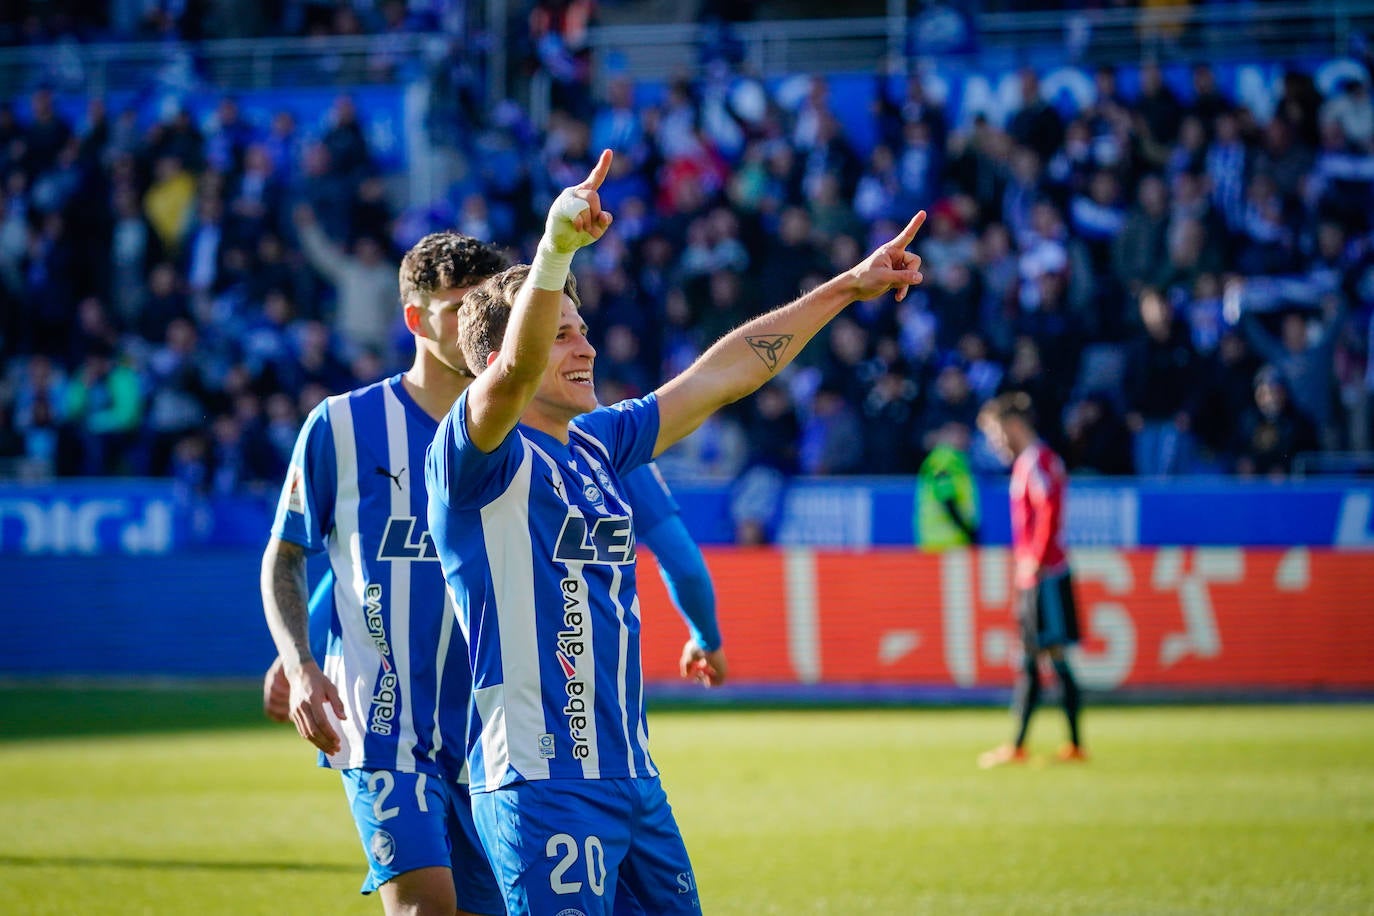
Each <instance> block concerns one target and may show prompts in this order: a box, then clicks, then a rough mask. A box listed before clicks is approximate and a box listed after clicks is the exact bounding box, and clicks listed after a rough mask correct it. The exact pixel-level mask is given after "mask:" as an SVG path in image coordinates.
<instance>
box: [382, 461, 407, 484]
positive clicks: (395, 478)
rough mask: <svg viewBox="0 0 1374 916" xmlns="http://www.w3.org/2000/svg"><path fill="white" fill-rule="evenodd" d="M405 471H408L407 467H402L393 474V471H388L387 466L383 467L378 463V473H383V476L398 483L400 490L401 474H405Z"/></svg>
mask: <svg viewBox="0 0 1374 916" xmlns="http://www.w3.org/2000/svg"><path fill="white" fill-rule="evenodd" d="M405 472H406V469H405V468H401V469H400V470H399V471H397V472H396V473H395V474H393V473H391V472H390V471H388V470H387V469H386V468H384V467H382V466H381V465H380V464H379V465H377V473H378V474H380V475H382V476H383V477H387V478H390V480H391V482H392V483H394V484H395V485H396V489H398V490H399V489H401V475H402V474H404V473H405Z"/></svg>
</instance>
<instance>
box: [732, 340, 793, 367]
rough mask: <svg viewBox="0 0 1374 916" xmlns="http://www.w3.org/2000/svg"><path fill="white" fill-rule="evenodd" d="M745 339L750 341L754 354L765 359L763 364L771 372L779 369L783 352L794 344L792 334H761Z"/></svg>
mask: <svg viewBox="0 0 1374 916" xmlns="http://www.w3.org/2000/svg"><path fill="white" fill-rule="evenodd" d="M744 339H745V340H747V341H748V342H749V346H750V347H751V348H752V349H753V351H754V355H755V356H757V357H758V358H759V359H761V360H763V364H764V365H765V366H767V367H768V371H769V372H776V371H777V370H778V364H779V363H780V362H781V361H782V357H783V354H785V353H786V352H787V348H788V347H790V346H791V345H792V335H791V334H760V335H758V336H756V337H745V338H744Z"/></svg>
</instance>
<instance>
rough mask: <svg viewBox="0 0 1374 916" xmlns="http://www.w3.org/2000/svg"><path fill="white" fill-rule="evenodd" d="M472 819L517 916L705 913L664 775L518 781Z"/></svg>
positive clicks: (486, 795) (478, 801) (475, 807)
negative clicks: (627, 898)
mask: <svg viewBox="0 0 1374 916" xmlns="http://www.w3.org/2000/svg"><path fill="white" fill-rule="evenodd" d="M472 813H473V816H474V818H475V819H476V821H477V832H478V833H479V834H480V835H481V837H482V845H483V846H484V847H486V850H487V855H488V856H489V857H490V859H491V863H492V866H493V868H494V869H495V870H496V879H497V881H498V882H499V884H500V886H501V892H502V894H503V895H504V897H505V900H506V910H507V912H508V913H509V914H510V916H610V914H612V913H616V914H622V916H623V914H625V913H627V912H648V913H655V914H659V913H700V912H701V903H700V901H699V900H698V898H697V886H696V875H694V874H693V873H692V863H691V860H690V859H688V857H687V847H686V846H684V845H683V842H682V834H681V833H680V832H679V831H678V827H677V821H676V820H674V819H673V811H672V809H671V808H670V807H669V806H668V796H667V795H665V794H664V792H663V786H662V784H661V783H660V782H659V780H658V778H657V777H653V778H649V779H546V780H539V781H537V782H522V783H516V784H514V785H510V786H506V787H505V788H501V789H496V790H495V791H492V792H478V793H476V794H475V795H473V796H472ZM626 890H628V891H629V893H630V894H632V895H633V897H634V898H635V901H636V902H635V903H634V904H632V905H628V906H627V904H630V901H628V900H626V899H624V898H625V897H626V896H627V895H626V894H625V891H626ZM618 897H619V898H620V899H619V901H617V898H618Z"/></svg>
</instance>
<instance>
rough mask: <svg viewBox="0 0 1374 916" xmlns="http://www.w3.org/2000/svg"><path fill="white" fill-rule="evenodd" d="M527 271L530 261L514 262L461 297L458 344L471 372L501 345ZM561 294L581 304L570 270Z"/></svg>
mask: <svg viewBox="0 0 1374 916" xmlns="http://www.w3.org/2000/svg"><path fill="white" fill-rule="evenodd" d="M529 275H530V265H528V264H516V265H515V266H514V267H508V268H506V269H505V270H503V271H502V272H501V273H499V274H497V275H496V276H494V277H491V278H489V279H488V280H486V282H484V283H483V284H482V285H481V286H479V287H477V288H476V289H474V290H473V291H472V292H470V293H468V294H467V295H466V296H464V297H463V308H462V310H461V311H460V312H459V313H458V345H459V346H460V347H462V349H463V359H464V360H466V361H467V364H468V365H469V366H472V367H474V368H473V371H474V372H480V371H482V369H483V368H485V367H486V365H487V360H488V359H489V358H490V357H491V354H492V353H494V352H496V351H497V350H499V349H501V342H502V341H503V340H505V338H506V325H507V324H508V323H509V322H510V311H511V308H512V307H513V306H514V305H515V296H516V294H517V293H519V292H520V287H521V286H523V285H524V283H525V278H526V277H528V276H529ZM563 294H564V295H565V296H567V297H568V298H569V299H571V300H572V301H573V305H575V306H578V307H581V305H582V300H581V299H579V298H578V296H577V280H576V279H575V278H574V277H573V275H572V274H571V273H569V274H568V280H567V282H566V283H564V284H563Z"/></svg>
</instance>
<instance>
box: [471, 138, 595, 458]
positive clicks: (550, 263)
mask: <svg viewBox="0 0 1374 916" xmlns="http://www.w3.org/2000/svg"><path fill="white" fill-rule="evenodd" d="M610 170H611V151H610V150H604V151H603V152H602V153H601V158H600V159H599V160H597V163H596V167H595V168H593V169H592V173H591V174H590V175H588V176H587V180H586V181H584V182H582V183H581V184H580V185H578V186H577V187H574V188H567V189H565V190H564V191H563V193H562V194H560V195H558V199H557V200H555V201H554V202H553V206H552V207H551V208H550V209H549V216H548V220H547V221H546V222H545V224H544V237H543V239H541V240H540V242H539V250H538V252H537V253H536V254H535V256H534V263H533V264H531V265H530V276H529V279H528V280H526V281H525V285H524V286H522V287H520V292H519V293H518V294H517V295H516V297H515V304H514V306H513V307H512V308H511V314H510V321H509V323H508V324H507V325H506V336H505V339H504V341H503V342H502V344H501V349H500V350H498V351H497V352H496V353H495V354H493V359H492V362H491V363H490V364H489V365H488V366H487V367H486V369H485V371H483V370H482V367H480V366H474V367H473V369H474V371H477V373H478V374H477V380H476V381H475V382H473V383H472V386H471V388H469V389H468V394H467V426H468V437H469V438H470V439H471V440H472V443H473V445H476V446H477V447H478V448H479V449H481V450H482V451H484V452H490V451H493V450H494V449H495V448H496V447H497V446H498V445H500V444H501V442H502V441H503V440H504V439H505V438H506V436H507V435H508V434H509V433H510V431H511V430H512V429H514V428H515V424H516V423H518V422H519V421H520V415H521V414H523V413H524V412H525V408H526V407H528V406H529V403H530V401H531V400H533V399H534V393H535V391H536V390H538V388H539V382H540V379H542V378H543V376H544V369H545V368H546V367H547V365H548V362H549V352H550V351H551V350H552V349H553V342H554V338H555V337H556V336H557V335H558V328H559V318H560V315H561V313H562V310H563V284H564V283H565V282H566V280H567V278H568V270H569V268H570V266H571V265H572V256H573V254H574V253H576V251H577V249H579V248H581V247H582V246H584V245H590V244H591V243H592V242H594V241H596V240H597V239H599V238H601V236H602V234H604V233H605V231H606V228H607V227H608V226H610V225H611V214H610V213H609V212H607V211H605V210H602V209H601V199H600V197H598V196H597V188H599V187H601V182H602V181H604V180H605V179H606V174H607V173H608V172H610Z"/></svg>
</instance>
